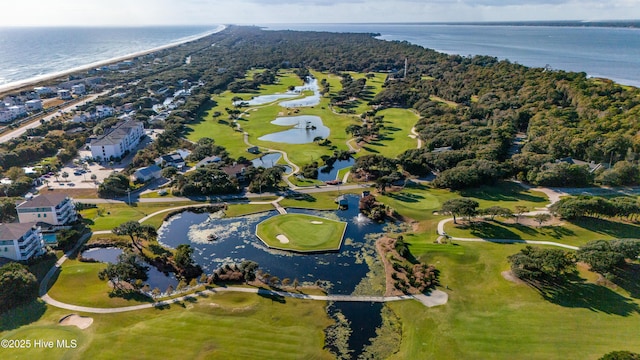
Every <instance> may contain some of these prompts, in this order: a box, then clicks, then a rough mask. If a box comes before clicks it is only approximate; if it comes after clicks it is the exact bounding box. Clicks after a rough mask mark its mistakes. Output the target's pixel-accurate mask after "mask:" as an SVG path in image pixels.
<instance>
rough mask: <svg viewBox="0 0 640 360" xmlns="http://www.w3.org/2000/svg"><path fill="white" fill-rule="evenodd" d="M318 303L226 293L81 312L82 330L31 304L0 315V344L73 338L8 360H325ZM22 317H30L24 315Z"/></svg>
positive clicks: (58, 312) (57, 312) (325, 321)
mask: <svg viewBox="0 0 640 360" xmlns="http://www.w3.org/2000/svg"><path fill="white" fill-rule="evenodd" d="M325 306H326V304H325V303H324V302H322V301H310V300H296V299H283V298H271V297H269V296H256V295H253V294H243V293H227V294H220V295H211V296H208V297H207V298H198V299H197V300H194V301H186V302H184V303H181V304H176V305H171V306H168V307H167V308H164V309H149V310H141V311H133V312H126V313H120V314H83V313H80V314H79V315H85V316H91V317H92V318H93V319H94V322H93V324H92V325H91V327H89V328H88V329H86V330H80V329H78V328H76V327H73V326H60V325H58V321H59V320H60V319H61V318H62V317H63V316H65V315H68V314H69V313H71V312H70V311H68V310H62V309H56V308H52V307H46V306H44V305H42V304H38V303H35V304H32V306H31V308H29V309H28V311H26V310H25V309H19V310H16V311H13V312H11V313H9V314H5V315H1V316H0V324H1V325H0V338H2V339H44V340H47V341H48V340H53V341H54V343H55V341H56V340H61V339H66V340H73V339H75V340H77V344H78V347H77V348H76V349H62V348H54V349H33V348H32V349H10V350H3V354H5V356H8V357H9V358H12V359H14V358H15V359H38V358H51V359H58V358H68V359H113V358H120V357H122V355H123V354H129V355H128V356H129V357H133V358H136V359H158V358H163V359H173V358H184V359H197V358H221V359H229V358H242V359H275V358H278V359H299V358H305V359H330V358H332V356H331V354H329V353H328V352H327V351H326V350H324V349H323V345H324V333H323V329H324V328H325V327H327V326H328V325H329V324H330V323H331V320H330V319H329V318H328V316H327V315H326V313H325V309H324V307H325ZM24 314H33V315H34V316H30V317H25V316H24Z"/></svg>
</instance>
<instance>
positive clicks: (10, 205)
mask: <svg viewBox="0 0 640 360" xmlns="http://www.w3.org/2000/svg"><path fill="white" fill-rule="evenodd" d="M17 217H18V213H17V212H16V203H15V201H13V200H8V199H3V200H0V222H5V223H7V222H13V221H14V220H15V219H16V218H17Z"/></svg>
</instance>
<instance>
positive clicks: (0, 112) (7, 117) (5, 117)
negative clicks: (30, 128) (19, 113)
mask: <svg viewBox="0 0 640 360" xmlns="http://www.w3.org/2000/svg"><path fill="white" fill-rule="evenodd" d="M11 121H13V114H12V113H11V112H10V111H9V110H7V109H0V123H9V122H11Z"/></svg>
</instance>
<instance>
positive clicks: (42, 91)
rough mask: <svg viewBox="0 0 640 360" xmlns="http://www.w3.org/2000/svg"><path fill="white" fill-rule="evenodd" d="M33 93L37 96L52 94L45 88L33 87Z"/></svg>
mask: <svg viewBox="0 0 640 360" xmlns="http://www.w3.org/2000/svg"><path fill="white" fill-rule="evenodd" d="M33 91H35V92H36V94H38V96H46V95H51V94H53V93H54V92H53V90H51V88H48V87H46V86H38V87H35V88H33Z"/></svg>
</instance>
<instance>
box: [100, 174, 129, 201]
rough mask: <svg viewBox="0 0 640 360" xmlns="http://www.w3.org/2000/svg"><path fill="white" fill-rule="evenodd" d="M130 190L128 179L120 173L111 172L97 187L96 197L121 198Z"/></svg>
mask: <svg viewBox="0 0 640 360" xmlns="http://www.w3.org/2000/svg"><path fill="white" fill-rule="evenodd" d="M127 190H130V183H129V178H128V177H127V176H126V175H124V174H120V173H116V172H113V173H112V174H111V175H109V176H108V177H107V178H105V179H104V180H103V181H102V184H100V186H98V196H101V197H107V196H123V195H125V194H126V193H127Z"/></svg>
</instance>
